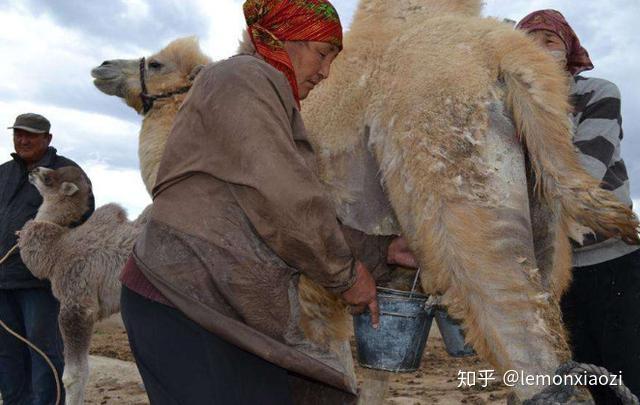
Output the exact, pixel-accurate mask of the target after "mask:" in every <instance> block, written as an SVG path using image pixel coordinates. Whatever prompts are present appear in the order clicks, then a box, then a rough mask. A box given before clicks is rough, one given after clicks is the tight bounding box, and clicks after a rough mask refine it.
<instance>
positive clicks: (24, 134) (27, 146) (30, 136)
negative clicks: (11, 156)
mask: <svg viewBox="0 0 640 405" xmlns="http://www.w3.org/2000/svg"><path fill="white" fill-rule="evenodd" d="M49 142H51V134H36V133H33V132H28V131H25V130H23V129H17V128H16V129H14V130H13V146H14V148H15V150H16V153H17V154H18V156H20V157H21V158H22V159H23V160H24V161H25V162H27V164H33V163H36V162H38V161H39V160H40V159H42V157H43V156H44V154H45V152H46V151H47V147H48V146H49Z"/></svg>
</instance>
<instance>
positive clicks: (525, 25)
mask: <svg viewBox="0 0 640 405" xmlns="http://www.w3.org/2000/svg"><path fill="white" fill-rule="evenodd" d="M516 28H517V29H520V30H523V31H526V32H531V31H536V30H547V31H551V32H553V33H554V34H556V35H557V36H559V37H560V39H562V41H563V42H564V44H565V46H566V48H567V69H568V70H569V72H571V74H572V75H576V74H578V73H580V72H584V71H586V70H591V69H593V63H591V59H590V58H589V53H588V52H587V50H586V49H584V48H583V47H582V45H580V40H579V39H578V36H577V35H576V33H575V31H573V28H571V26H570V25H569V23H568V22H567V20H566V19H565V18H564V16H563V15H562V14H561V13H560V12H559V11H556V10H540V11H534V12H533V13H531V14H529V15H528V16H526V17H524V18H523V19H522V20H521V21H520V22H519V23H518V25H516Z"/></svg>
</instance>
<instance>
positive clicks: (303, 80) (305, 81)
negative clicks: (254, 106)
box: [284, 41, 339, 100]
mask: <svg viewBox="0 0 640 405" xmlns="http://www.w3.org/2000/svg"><path fill="white" fill-rule="evenodd" d="M284 48H285V50H286V51H287V53H288V54H289V59H291V63H292V64H293V70H294V71H295V74H296V81H297V82H298V95H299V96H300V100H304V99H305V98H306V97H307V96H308V95H309V92H310V91H311V90H313V88H314V87H315V86H317V85H318V83H320V82H321V81H323V80H324V79H326V78H327V77H329V68H330V66H331V63H332V62H333V60H334V59H335V58H336V56H337V55H338V52H339V49H338V48H337V47H336V46H334V45H331V44H330V43H328V42H315V41H286V42H285V43H284Z"/></svg>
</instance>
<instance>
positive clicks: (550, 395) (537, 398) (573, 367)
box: [523, 360, 640, 405]
mask: <svg viewBox="0 0 640 405" xmlns="http://www.w3.org/2000/svg"><path fill="white" fill-rule="evenodd" d="M556 375H559V376H568V375H574V376H576V377H578V376H596V377H600V376H607V377H609V376H616V375H614V374H611V373H610V372H609V371H608V370H607V369H606V368H604V367H598V366H596V365H593V364H586V363H577V362H575V361H572V360H570V361H567V362H566V363H564V364H562V365H561V366H560V367H558V370H556ZM609 387H610V388H611V389H612V390H613V392H615V394H616V395H617V397H618V398H619V399H620V400H621V401H622V403H623V404H624V405H640V401H638V397H636V396H635V395H634V394H633V393H632V392H631V390H629V388H628V387H627V386H626V385H624V383H623V382H622V380H620V381H618V384H617V385H612V384H610V385H609ZM574 393H575V386H574V385H571V384H563V385H555V384H552V385H550V386H548V387H547V388H545V389H544V390H542V391H541V392H539V393H537V394H536V395H534V396H533V397H532V398H531V399H528V400H525V401H524V402H523V404H524V405H544V404H554V403H565V402H567V401H568V400H569V398H571V397H572V396H573V395H574Z"/></svg>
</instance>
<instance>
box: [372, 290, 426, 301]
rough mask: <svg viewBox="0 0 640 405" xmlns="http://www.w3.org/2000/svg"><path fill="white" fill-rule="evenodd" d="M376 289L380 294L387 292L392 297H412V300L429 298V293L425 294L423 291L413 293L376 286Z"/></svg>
mask: <svg viewBox="0 0 640 405" xmlns="http://www.w3.org/2000/svg"><path fill="white" fill-rule="evenodd" d="M376 291H377V292H378V293H379V294H386V296H387V297H391V298H404V299H411V300H413V299H415V300H420V301H424V300H427V299H429V296H428V295H425V294H422V293H418V292H414V293H411V291H403V290H395V289H393V288H386V287H376Z"/></svg>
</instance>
